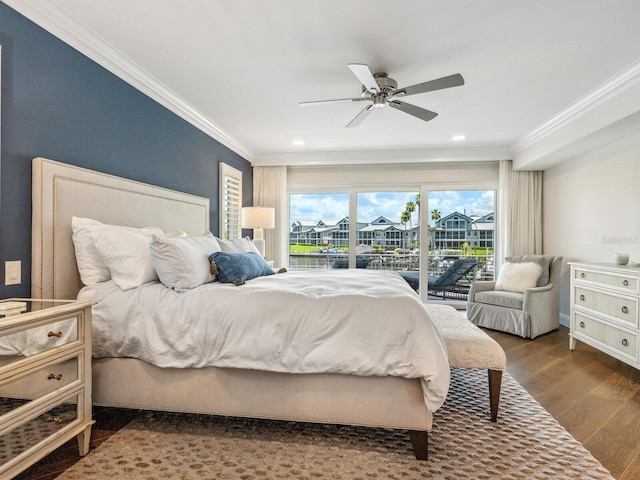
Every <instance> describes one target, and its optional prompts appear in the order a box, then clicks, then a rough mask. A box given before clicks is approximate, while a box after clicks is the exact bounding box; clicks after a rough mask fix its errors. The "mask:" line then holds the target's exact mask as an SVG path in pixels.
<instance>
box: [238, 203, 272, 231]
mask: <svg viewBox="0 0 640 480" xmlns="http://www.w3.org/2000/svg"><path fill="white" fill-rule="evenodd" d="M275 226H276V211H275V209H274V208H271V207H243V208H242V228H274V227H275Z"/></svg>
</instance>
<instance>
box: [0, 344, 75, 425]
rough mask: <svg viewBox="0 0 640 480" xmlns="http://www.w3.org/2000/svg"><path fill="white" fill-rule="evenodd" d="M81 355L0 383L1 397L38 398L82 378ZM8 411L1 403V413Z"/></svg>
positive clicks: (28, 371) (30, 370)
mask: <svg viewBox="0 0 640 480" xmlns="http://www.w3.org/2000/svg"><path fill="white" fill-rule="evenodd" d="M81 361H82V360H81V357H80V355H76V356H75V357H72V358H64V359H62V360H59V361H57V362H55V363H50V364H48V365H45V366H43V367H40V368H37V369H29V370H27V371H25V372H24V374H22V375H19V376H16V377H17V378H15V379H10V380H9V381H7V382H4V383H3V384H2V385H0V399H2V398H4V399H8V398H13V399H22V400H26V401H28V400H36V399H38V398H40V397H43V396H45V395H46V394H48V393H51V392H55V391H56V390H58V389H59V388H62V387H65V386H67V385H69V384H71V383H73V382H76V381H78V380H79V379H80V365H81ZM5 413H7V411H5V410H4V409H3V406H2V405H1V404H0V415H4V414H5Z"/></svg>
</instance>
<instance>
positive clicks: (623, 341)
mask: <svg viewBox="0 0 640 480" xmlns="http://www.w3.org/2000/svg"><path fill="white" fill-rule="evenodd" d="M622 346H623V347H628V346H629V340H627V339H626V338H623V339H622Z"/></svg>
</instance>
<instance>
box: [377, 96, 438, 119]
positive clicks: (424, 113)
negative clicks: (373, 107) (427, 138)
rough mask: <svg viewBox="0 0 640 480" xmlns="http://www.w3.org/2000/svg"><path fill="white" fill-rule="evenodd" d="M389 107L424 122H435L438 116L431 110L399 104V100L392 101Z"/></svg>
mask: <svg viewBox="0 0 640 480" xmlns="http://www.w3.org/2000/svg"><path fill="white" fill-rule="evenodd" d="M389 106H390V107H393V108H395V109H397V110H400V111H401V112H404V113H408V114H409V115H413V116H414V117H416V118H419V119H420V120H424V121H425V122H428V121H429V120H433V119H434V118H436V117H437V116H438V114H437V113H436V112H432V111H431V110H426V109H424V108H421V107H416V106H415V105H411V104H409V103H404V102H399V101H397V100H392V101H391V102H389Z"/></svg>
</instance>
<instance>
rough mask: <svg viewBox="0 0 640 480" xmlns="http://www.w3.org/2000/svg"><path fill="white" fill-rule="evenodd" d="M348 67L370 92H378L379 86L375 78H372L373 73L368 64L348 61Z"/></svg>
mask: <svg viewBox="0 0 640 480" xmlns="http://www.w3.org/2000/svg"><path fill="white" fill-rule="evenodd" d="M348 67H349V68H350V69H351V71H352V72H353V74H354V75H355V76H356V77H358V80H360V83H362V85H363V86H364V88H366V89H367V90H369V91H370V92H371V91H373V92H376V93H378V92H380V88H379V87H378V83H377V82H376V79H375V78H373V73H371V69H370V68H369V66H368V65H364V64H362V63H350V64H349V65H348Z"/></svg>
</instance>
